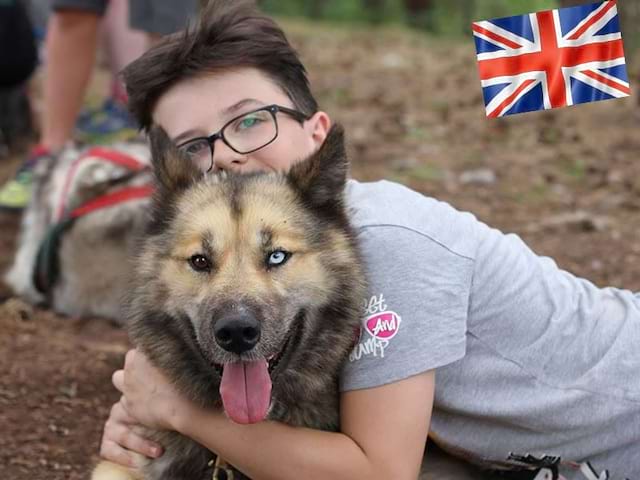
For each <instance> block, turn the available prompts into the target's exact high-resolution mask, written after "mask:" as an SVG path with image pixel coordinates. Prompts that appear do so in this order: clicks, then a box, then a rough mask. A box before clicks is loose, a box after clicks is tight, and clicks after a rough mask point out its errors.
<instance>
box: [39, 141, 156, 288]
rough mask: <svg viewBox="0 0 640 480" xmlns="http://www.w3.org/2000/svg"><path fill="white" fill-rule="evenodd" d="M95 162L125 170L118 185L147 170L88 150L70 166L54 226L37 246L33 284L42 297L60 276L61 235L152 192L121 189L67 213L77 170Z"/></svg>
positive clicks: (110, 153)
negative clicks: (91, 217)
mask: <svg viewBox="0 0 640 480" xmlns="http://www.w3.org/2000/svg"><path fill="white" fill-rule="evenodd" d="M96 159H97V160H100V161H103V162H108V163H111V164H114V165H118V166H121V167H124V168H126V169H127V170H128V173H127V174H126V175H124V176H123V177H121V178H120V179H118V180H120V181H123V180H126V179H128V178H130V177H131V175H132V174H135V173H139V172H141V171H143V170H148V169H149V167H148V165H145V164H144V163H142V162H140V161H139V160H137V159H136V158H134V157H133V156H131V155H127V154H125V153H123V152H121V151H118V150H113V149H109V148H104V147H93V148H90V149H88V150H87V151H86V152H84V153H83V154H82V155H81V156H80V157H78V159H76V160H75V161H74V162H73V163H72V165H71V167H70V169H69V173H68V175H67V177H66V179H65V184H64V187H63V191H62V196H61V201H60V204H59V205H58V208H57V212H56V213H55V222H54V223H53V225H51V226H50V227H49V229H48V231H47V233H46V234H45V236H44V238H43V240H42V242H41V243H40V247H39V249H38V253H37V256H36V262H35V265H34V271H33V283H34V285H35V287H36V288H37V289H38V291H40V292H41V293H43V294H47V293H48V292H50V291H51V289H52V288H53V286H54V285H55V282H56V279H57V277H58V274H59V272H60V270H59V269H60V264H59V257H58V250H59V248H60V242H61V240H62V235H63V234H64V232H65V231H66V230H67V229H69V228H70V227H71V226H72V225H73V223H74V222H75V221H76V220H77V219H78V218H80V217H82V216H84V215H87V214H89V213H93V212H97V211H99V210H102V209H105V208H109V207H112V206H115V205H118V204H120V203H123V202H128V201H131V200H138V199H142V198H147V197H149V196H150V195H151V193H152V192H153V190H154V189H153V186H151V185H142V186H127V187H122V188H119V189H117V190H112V191H110V192H108V193H105V194H103V195H100V196H98V197H95V198H92V199H90V200H88V201H87V202H85V203H84V204H82V205H80V206H79V207H76V208H74V209H72V210H69V208H68V205H67V203H68V197H69V194H70V190H71V186H72V184H73V181H74V179H75V177H76V174H77V172H78V169H79V167H80V166H81V164H82V163H84V162H87V161H88V160H92V161H95V160H96Z"/></svg>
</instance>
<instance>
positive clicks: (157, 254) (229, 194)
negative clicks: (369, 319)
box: [93, 126, 365, 480]
mask: <svg viewBox="0 0 640 480" xmlns="http://www.w3.org/2000/svg"><path fill="white" fill-rule="evenodd" d="M150 136H151V143H152V159H153V163H154V171H155V173H156V175H157V180H158V188H157V195H156V197H155V199H154V209H153V219H152V221H151V224H150V226H149V231H148V236H147V237H146V240H145V242H144V244H143V247H142V250H141V254H140V256H139V259H138V261H137V268H136V277H135V287H134V288H133V289H132V296H131V303H130V315H129V321H130V335H131V338H132V340H133V341H134V343H135V344H136V345H137V346H138V347H139V348H141V349H142V350H143V351H144V352H145V353H146V354H147V355H148V356H149V358H150V359H151V361H152V362H153V363H154V364H155V365H156V366H157V367H159V368H160V369H162V370H163V371H164V372H165V373H166V374H168V376H169V378H170V379H171V380H172V382H173V383H174V384H175V385H176V386H177V387H178V389H179V390H180V391H181V392H182V393H183V394H185V395H186V396H187V397H189V398H190V399H191V400H193V401H194V402H196V403H197V404H199V405H201V406H204V407H209V408H220V407H221V396H220V394H219V387H220V381H221V377H220V374H219V373H218V371H219V369H218V368H216V367H215V366H214V365H216V364H226V363H227V362H236V361H238V360H240V359H241V360H255V359H266V358H269V357H271V356H273V355H281V356H280V360H279V361H278V363H277V365H276V366H275V367H274V368H273V370H270V376H271V380H272V391H271V404H270V408H269V411H268V414H267V418H269V419H272V420H278V421H282V422H285V423H288V424H291V425H296V426H306V427H312V428H317V429H324V430H336V429H337V428H338V420H339V412H338V389H337V387H338V374H339V369H340V366H341V364H342V362H343V360H344V359H345V357H346V355H347V353H348V350H349V348H350V347H351V346H352V344H353V340H354V332H356V331H357V328H358V326H359V322H360V315H361V304H362V299H363V298H364V296H365V285H364V274H363V269H362V266H361V262H360V255H359V252H358V250H357V245H356V242H355V236H354V233H353V232H352V229H351V226H350V224H349V220H348V215H347V211H346V206H345V203H344V199H343V193H344V187H345V184H346V178H347V170H348V162H347V158H346V155H345V151H344V139H343V131H342V128H341V127H339V126H334V127H333V128H332V129H331V131H330V133H329V135H328V137H327V139H326V141H325V142H324V144H323V146H322V147H321V148H320V150H319V151H318V152H317V153H316V154H314V155H312V156H311V157H310V158H308V159H306V160H303V161H301V162H299V163H297V164H296V165H294V167H293V168H292V169H291V170H290V172H289V173H287V174H276V173H259V174H249V175H235V174H221V175H205V176H202V174H200V173H199V172H197V171H196V170H195V169H194V167H191V166H190V163H189V162H188V161H187V160H186V159H184V158H180V156H179V155H178V153H177V152H176V151H175V149H174V148H173V147H172V145H171V142H170V141H169V139H168V138H167V136H166V134H165V133H164V132H163V131H162V130H160V129H155V130H152V132H151V135H150ZM274 249H283V250H286V251H289V252H292V255H291V257H290V258H289V260H288V261H287V262H286V263H284V264H283V265H281V266H278V267H273V266H272V267H268V266H267V265H266V258H267V257H268V256H269V252H272V251H273V250H274ZM196 254H206V255H207V256H208V257H209V259H210V261H211V268H210V271H208V272H197V271H195V270H194V269H193V268H192V267H191V266H190V263H189V259H190V258H191V257H192V256H193V255H196ZM233 311H250V312H252V313H253V314H254V315H255V317H256V318H258V319H259V322H260V325H261V339H260V341H259V342H258V344H257V345H256V346H255V347H254V348H253V349H252V350H250V351H248V352H244V353H242V354H241V356H238V355H236V354H234V353H230V352H227V351H225V350H223V349H222V348H221V347H220V346H218V345H217V344H216V341H215V338H214V335H213V331H214V330H213V329H214V325H215V324H216V322H217V321H218V319H219V318H220V317H221V316H224V315H225V314H228V313H229V312H233ZM145 433H146V434H147V435H149V436H151V438H154V439H155V440H157V441H159V442H160V443H161V444H162V445H164V447H165V453H164V455H163V456H162V457H160V459H158V460H155V461H152V462H151V463H150V464H149V465H148V466H146V467H145V468H144V469H143V472H144V476H143V478H145V479H153V480H158V479H167V480H168V479H171V480H182V479H184V480H187V479H189V480H193V479H199V478H202V479H204V478H211V471H210V469H208V468H207V463H208V462H209V461H210V460H211V459H212V457H213V454H212V453H210V452H207V451H206V450H204V449H203V448H202V447H200V446H198V445H197V444H195V443H194V442H192V441H190V440H188V439H187V438H185V437H182V436H180V435H178V434H175V433H168V432H164V433H160V432H145ZM235 475H236V477H235V478H244V477H241V476H240V475H239V472H236V473H235ZM129 478H138V477H136V476H135V474H134V473H131V472H129V473H127V472H126V471H124V470H122V469H120V468H118V467H116V466H115V465H112V464H109V463H107V462H103V463H102V464H100V465H99V466H98V468H97V469H96V470H95V471H94V476H93V480H114V479H129Z"/></svg>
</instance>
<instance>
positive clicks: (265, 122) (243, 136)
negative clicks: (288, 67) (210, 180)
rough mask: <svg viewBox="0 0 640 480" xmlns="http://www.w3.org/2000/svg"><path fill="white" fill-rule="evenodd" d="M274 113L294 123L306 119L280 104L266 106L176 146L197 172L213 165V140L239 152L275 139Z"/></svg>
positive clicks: (247, 151) (253, 149) (208, 168)
mask: <svg viewBox="0 0 640 480" xmlns="http://www.w3.org/2000/svg"><path fill="white" fill-rule="evenodd" d="M278 112H282V113H286V114H287V115H289V116H291V117H293V118H294V119H296V120H297V121H298V122H300V123H302V122H304V121H305V120H308V117H307V115H305V114H304V113H302V112H299V111H298V110H293V109H291V108H287V107H281V106H280V105H268V106H266V107H262V108H258V109H257V110H253V111H251V112H248V113H243V114H242V115H240V116H238V117H235V118H233V119H231V120H229V121H228V122H227V123H226V124H225V125H224V126H223V127H222V128H221V129H220V130H218V131H217V132H216V133H214V134H212V135H209V136H208V137H198V138H194V139H191V140H189V141H187V142H184V143H181V144H179V145H178V150H179V151H180V152H182V154H183V155H186V156H187V157H188V158H189V159H190V160H191V161H192V162H193V164H194V165H196V166H197V167H198V168H199V169H200V170H201V171H203V172H208V171H210V170H211V169H212V168H213V150H214V147H215V143H216V140H218V139H222V141H223V142H224V143H225V144H226V145H227V146H228V147H229V148H230V149H231V150H233V151H234V152H236V153H239V154H241V155H244V154H247V153H251V152H255V151H256V150H260V149H261V148H263V147H266V146H267V145H269V144H270V143H271V142H273V141H274V140H275V139H276V138H278V120H277V118H276V114H277V113H278Z"/></svg>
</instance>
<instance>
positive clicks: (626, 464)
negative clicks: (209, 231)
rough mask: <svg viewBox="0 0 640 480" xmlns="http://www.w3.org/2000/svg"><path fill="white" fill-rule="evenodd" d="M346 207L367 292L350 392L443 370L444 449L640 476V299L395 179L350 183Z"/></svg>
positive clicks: (479, 457) (439, 396)
mask: <svg viewBox="0 0 640 480" xmlns="http://www.w3.org/2000/svg"><path fill="white" fill-rule="evenodd" d="M347 203H348V204H349V206H350V207H351V208H352V219H353V224H354V226H355V228H356V231H357V232H358V238H359V242H360V244H361V248H362V252H363V256H364V260H365V263H366V267H367V280H368V282H369V293H368V297H367V298H366V299H364V306H365V307H364V310H365V312H364V317H363V324H362V329H361V335H360V340H359V342H358V343H357V344H356V346H355V348H354V349H353V351H352V352H351V355H350V357H349V360H348V361H347V363H346V366H345V368H344V371H343V374H342V377H341V390H342V391H347V390H354V389H360V388H369V387H374V386H379V385H384V384H386V383H390V382H393V381H396V380H400V379H403V378H407V377H409V376H411V375H415V374H418V373H420V372H424V371H427V370H430V369H437V370H436V395H435V404H434V412H433V415H432V419H431V432H430V435H431V436H432V437H433V438H434V439H435V440H436V442H437V443H439V444H440V445H441V446H442V447H443V448H445V449H449V450H451V451H453V452H454V453H456V454H459V455H462V456H466V457H467V458H468V459H470V460H473V461H476V462H479V463H484V464H486V465H488V464H494V465H495V464H497V463H500V462H503V461H505V460H506V459H507V457H508V455H509V453H510V452H514V453H517V454H526V453H531V454H534V455H536V456H538V455H542V454H548V455H559V456H562V458H563V459H566V460H572V461H590V462H591V463H592V465H593V466H594V468H595V469H596V470H597V471H598V472H600V471H602V470H604V469H608V470H609V471H610V473H611V478H612V479H615V478H620V479H623V478H624V477H629V478H631V479H633V478H636V479H638V480H640V295H638V294H634V293H632V292H630V291H627V290H621V289H615V288H598V287H596V286H594V285H593V284H592V283H590V282H588V281H586V280H583V279H580V278H577V277H575V276H573V275H572V274H570V273H568V272H566V271H563V270H560V269H559V268H558V267H557V265H556V264H555V263H554V261H553V260H551V259H550V258H547V257H540V256H538V255H536V254H535V253H533V252H532V251H531V250H530V249H529V248H528V247H527V246H526V245H525V244H524V243H523V242H522V240H521V239H520V238H519V237H518V236H517V235H513V234H510V235H505V234H503V233H501V232H499V231H498V230H495V229H492V228H489V227H488V226H487V225H485V224H483V223H481V222H479V221H478V220H477V219H476V218H475V217H474V216H473V215H471V214H469V213H461V212H459V211H457V210H455V209H454V208H452V207H451V206H450V205H448V204H446V203H444V202H439V201H437V200H434V199H432V198H428V197H425V196H423V195H421V194H419V193H417V192H414V191H412V190H409V189H408V188H405V187H403V186H401V185H398V184H394V183H390V182H386V181H383V182H377V183H358V182H356V181H350V182H349V184H348V187H347ZM629 267H630V268H632V267H633V266H631V265H630V266H629ZM563 474H564V475H565V476H567V477H568V478H578V475H577V474H576V473H572V472H571V471H570V470H569V471H563ZM579 478H584V477H582V476H580V477H579Z"/></svg>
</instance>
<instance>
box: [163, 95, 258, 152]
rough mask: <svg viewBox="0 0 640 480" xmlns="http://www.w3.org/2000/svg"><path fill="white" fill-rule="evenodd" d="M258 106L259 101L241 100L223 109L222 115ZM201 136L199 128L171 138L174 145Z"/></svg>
mask: <svg viewBox="0 0 640 480" xmlns="http://www.w3.org/2000/svg"><path fill="white" fill-rule="evenodd" d="M252 103H255V104H258V105H263V103H262V102H261V101H260V100H256V99H255V98H244V99H242V100H240V101H239V102H236V103H234V104H233V105H231V106H229V107H227V108H225V109H224V110H223V111H222V114H223V115H224V116H227V115H230V114H232V113H235V112H237V111H238V110H240V109H242V108H243V107H245V106H246V105H248V104H252ZM202 135H203V131H202V130H201V129H199V128H191V129H189V130H187V131H185V132H182V133H181V134H180V135H178V136H177V137H174V138H173V142H174V143H180V142H182V141H185V140H189V139H190V138H193V137H199V136H202Z"/></svg>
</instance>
